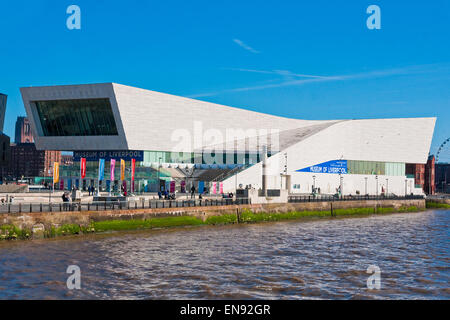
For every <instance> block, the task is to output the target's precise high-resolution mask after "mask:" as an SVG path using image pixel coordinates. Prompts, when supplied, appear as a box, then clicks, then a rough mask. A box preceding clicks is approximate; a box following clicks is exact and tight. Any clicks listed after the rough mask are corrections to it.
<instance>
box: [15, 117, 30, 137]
mask: <svg viewBox="0 0 450 320" xmlns="http://www.w3.org/2000/svg"><path fill="white" fill-rule="evenodd" d="M14 142H15V143H16V144H19V143H33V142H34V139H33V134H32V132H31V126H30V121H29V120H28V118H26V117H17V121H16V134H15V137H14Z"/></svg>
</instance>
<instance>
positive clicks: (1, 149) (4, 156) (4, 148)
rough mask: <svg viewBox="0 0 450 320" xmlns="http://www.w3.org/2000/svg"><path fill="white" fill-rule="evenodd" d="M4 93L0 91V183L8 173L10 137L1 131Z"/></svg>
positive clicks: (3, 117)
mask: <svg viewBox="0 0 450 320" xmlns="http://www.w3.org/2000/svg"><path fill="white" fill-rule="evenodd" d="M6 99H7V96H6V94H3V93H0V183H3V181H4V179H5V177H6V176H7V175H8V166H9V160H10V146H9V144H10V139H9V137H8V136H7V135H6V134H4V133H3V126H4V124H5V113H6Z"/></svg>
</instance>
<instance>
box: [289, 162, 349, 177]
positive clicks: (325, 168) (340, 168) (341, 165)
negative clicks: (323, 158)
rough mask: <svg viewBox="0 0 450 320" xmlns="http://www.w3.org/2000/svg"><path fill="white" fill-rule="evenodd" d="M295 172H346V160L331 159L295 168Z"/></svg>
mask: <svg viewBox="0 0 450 320" xmlns="http://www.w3.org/2000/svg"><path fill="white" fill-rule="evenodd" d="M297 172H312V173H331V174H333V173H334V174H347V160H332V161H327V162H324V163H321V164H317V165H314V166H311V167H307V168H303V169H300V170H297Z"/></svg>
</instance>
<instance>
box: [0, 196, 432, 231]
mask: <svg viewBox="0 0 450 320" xmlns="http://www.w3.org/2000/svg"><path fill="white" fill-rule="evenodd" d="M331 205H333V209H348V208H376V207H377V208H394V209H400V208H401V207H411V206H415V207H417V208H418V209H425V200H424V199H417V200H383V201H376V200H368V201H367V200H362V201H336V202H303V203H283V204H251V205H230V206H212V207H187V208H158V209H132V210H110V211H108V210H107V211H82V212H79V211H75V212H70V211H68V212H35V213H9V214H1V215H0V226H1V225H15V226H16V227H18V228H20V229H30V230H31V229H33V227H35V226H36V225H39V226H43V227H44V228H45V229H46V230H47V229H49V228H51V227H52V226H53V227H59V226H62V225H65V224H76V225H82V226H88V225H89V224H90V222H91V221H105V220H132V219H137V220H140V219H142V220H144V219H150V218H156V217H170V216H182V215H184V216H195V217H197V218H199V219H202V220H206V219H207V218H208V217H211V216H219V215H223V214H230V213H231V214H233V213H237V212H238V211H242V210H244V209H249V210H251V211H252V212H254V213H269V212H270V213H282V212H292V211H326V210H330V208H331Z"/></svg>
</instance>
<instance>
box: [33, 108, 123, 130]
mask: <svg viewBox="0 0 450 320" xmlns="http://www.w3.org/2000/svg"><path fill="white" fill-rule="evenodd" d="M34 103H35V105H36V109H37V113H38V115H39V119H40V122H41V126H42V131H43V134H44V136H52V137H54V136H116V135H118V132H117V128H116V122H115V121H114V115H113V113H112V109H111V103H110V102H109V99H78V100H52V101H34Z"/></svg>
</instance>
